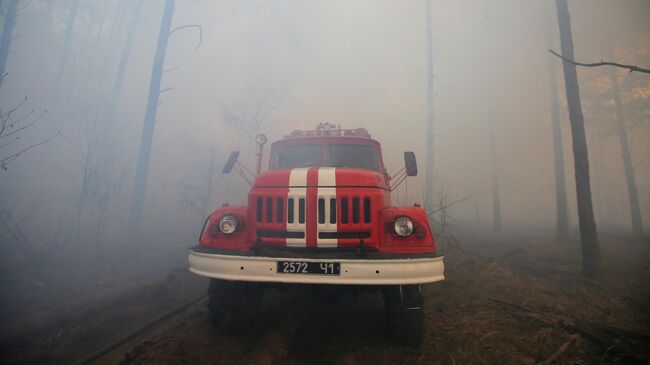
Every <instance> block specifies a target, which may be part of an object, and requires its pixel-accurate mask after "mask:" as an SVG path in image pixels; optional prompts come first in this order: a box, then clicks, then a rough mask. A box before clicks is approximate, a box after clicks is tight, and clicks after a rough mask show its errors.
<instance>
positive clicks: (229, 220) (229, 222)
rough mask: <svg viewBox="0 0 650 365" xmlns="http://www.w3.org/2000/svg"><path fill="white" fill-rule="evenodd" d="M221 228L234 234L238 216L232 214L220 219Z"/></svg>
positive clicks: (222, 230) (226, 232)
mask: <svg viewBox="0 0 650 365" xmlns="http://www.w3.org/2000/svg"><path fill="white" fill-rule="evenodd" d="M219 230H220V231H221V232H223V233H225V234H232V233H234V232H235V231H236V230H237V218H235V216H232V215H224V216H223V217H221V219H220V220H219Z"/></svg>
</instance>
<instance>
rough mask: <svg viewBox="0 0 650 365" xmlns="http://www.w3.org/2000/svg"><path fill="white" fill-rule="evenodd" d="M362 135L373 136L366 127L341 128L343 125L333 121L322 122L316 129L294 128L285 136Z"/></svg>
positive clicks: (363, 136)
mask: <svg viewBox="0 0 650 365" xmlns="http://www.w3.org/2000/svg"><path fill="white" fill-rule="evenodd" d="M330 136H331V137H361V138H371V137H370V133H368V131H367V130H366V129H365V128H356V129H341V126H340V125H338V126H336V125H334V124H331V123H320V124H319V125H318V126H316V129H314V130H307V131H301V130H294V131H292V132H291V134H289V135H288V136H284V138H301V137H330Z"/></svg>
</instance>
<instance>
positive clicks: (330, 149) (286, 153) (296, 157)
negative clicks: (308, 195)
mask: <svg viewBox="0 0 650 365" xmlns="http://www.w3.org/2000/svg"><path fill="white" fill-rule="evenodd" d="M298 167H350V168H357V169H366V170H373V171H377V172H381V163H380V160H379V154H378V153H377V149H375V148H374V147H372V146H365V145H356V144H330V145H321V144H310V145H294V146H286V147H281V148H277V149H275V150H274V151H273V155H272V156H271V170H282V169H293V168H298Z"/></svg>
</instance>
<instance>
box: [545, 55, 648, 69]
mask: <svg viewBox="0 0 650 365" xmlns="http://www.w3.org/2000/svg"><path fill="white" fill-rule="evenodd" d="M548 51H549V52H551V53H552V54H554V55H555V56H557V57H559V58H561V59H562V60H564V61H566V62H569V63H571V64H574V65H576V66H584V67H599V66H614V67H620V68H624V69H627V70H629V72H633V71H636V72H643V73H646V74H650V69H647V68H643V67H639V66H635V65H625V64H622V63H616V62H609V61H603V60H601V61H600V62H594V63H583V62H576V61H574V60H572V59H568V58H566V57H564V56H562V55H561V54H559V53H557V52H555V51H553V50H550V49H549V50H548Z"/></svg>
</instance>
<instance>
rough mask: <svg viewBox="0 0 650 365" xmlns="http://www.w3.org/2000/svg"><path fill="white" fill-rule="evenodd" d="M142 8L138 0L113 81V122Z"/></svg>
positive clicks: (110, 111) (111, 106)
mask: <svg viewBox="0 0 650 365" xmlns="http://www.w3.org/2000/svg"><path fill="white" fill-rule="evenodd" d="M141 9H142V0H138V2H137V3H136V5H135V11H134V13H133V17H132V18H131V22H130V23H129V29H128V31H127V35H126V42H125V43H124V47H123V48H122V56H121V57H120V64H119V66H118V68H117V72H116V73H115V81H114V82H113V92H112V93H111V101H110V104H109V106H108V107H109V108H110V109H109V117H108V118H109V119H108V122H109V123H113V121H114V120H115V114H116V111H117V104H118V102H119V99H120V95H121V94H122V84H123V83H124V75H125V74H126V66H127V65H128V64H129V57H130V55H131V48H132V47H131V46H132V44H133V35H134V34H135V28H136V26H137V24H138V20H139V19H140V10H141Z"/></svg>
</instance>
